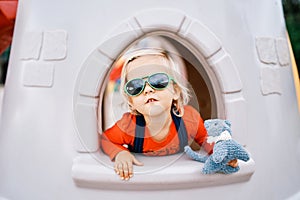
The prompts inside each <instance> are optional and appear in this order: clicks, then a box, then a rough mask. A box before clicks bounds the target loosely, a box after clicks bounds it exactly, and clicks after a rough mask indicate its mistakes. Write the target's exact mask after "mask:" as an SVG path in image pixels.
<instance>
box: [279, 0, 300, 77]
mask: <svg viewBox="0 0 300 200" xmlns="http://www.w3.org/2000/svg"><path fill="white" fill-rule="evenodd" d="M282 5H283V11H284V16H285V22H286V27H287V30H288V33H289V36H290V40H291V43H292V48H293V52H294V56H295V60H296V63H297V66H298V72H299V67H300V0H282Z"/></svg>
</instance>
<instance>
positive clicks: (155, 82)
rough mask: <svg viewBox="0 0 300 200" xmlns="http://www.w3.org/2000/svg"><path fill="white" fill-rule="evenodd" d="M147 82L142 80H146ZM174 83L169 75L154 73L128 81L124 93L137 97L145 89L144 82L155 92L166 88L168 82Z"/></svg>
mask: <svg viewBox="0 0 300 200" xmlns="http://www.w3.org/2000/svg"><path fill="white" fill-rule="evenodd" d="M146 78H147V80H144V79H146ZM171 80H172V81H173V82H175V81H174V79H173V78H171V77H170V76H169V75H167V74H165V73H156V74H152V75H150V76H145V77H143V78H135V79H132V80H130V81H128V82H127V83H126V84H125V87H124V91H125V92H126V93H127V94H128V95H129V96H138V95H140V94H141V93H142V92H143V90H144V89H145V85H146V82H147V83H148V84H149V85H150V87H152V88H153V89H155V90H163V89H165V88H166V87H168V85H169V83H170V81H171Z"/></svg>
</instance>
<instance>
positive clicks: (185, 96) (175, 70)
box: [120, 48, 190, 116]
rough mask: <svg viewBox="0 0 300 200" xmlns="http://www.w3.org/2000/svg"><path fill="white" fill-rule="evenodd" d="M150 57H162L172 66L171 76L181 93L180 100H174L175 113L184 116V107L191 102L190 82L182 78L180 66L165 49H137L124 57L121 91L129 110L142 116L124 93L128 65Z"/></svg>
mask: <svg viewBox="0 0 300 200" xmlns="http://www.w3.org/2000/svg"><path fill="white" fill-rule="evenodd" d="M148 55H154V56H161V57H163V58H165V59H166V61H167V62H168V63H166V64H167V66H170V69H171V70H170V72H171V73H172V74H169V75H170V76H172V78H173V79H174V84H175V86H177V88H178V89H179V91H180V97H179V99H178V100H173V112H174V114H175V115H177V116H182V115H183V113H184V108H183V106H184V105H186V104H188V102H189V100H190V95H189V89H188V88H187V84H188V81H187V80H186V79H185V78H183V77H182V75H181V71H180V68H179V66H177V65H176V63H175V62H174V59H173V57H172V55H171V54H170V53H169V52H168V51H166V50H163V49H157V48H144V49H137V50H134V51H131V52H128V53H127V54H126V55H124V64H123V68H122V72H121V83H120V90H121V94H122V96H123V97H124V99H125V100H126V101H127V104H128V106H129V109H130V111H131V113H133V114H136V115H138V114H140V113H139V112H138V111H137V110H134V109H133V108H132V106H131V104H130V101H129V96H128V95H127V94H126V92H125V91H124V86H125V84H126V82H127V81H128V80H127V78H126V77H127V73H128V64H129V63H130V62H131V61H133V60H135V59H137V58H139V57H142V56H148Z"/></svg>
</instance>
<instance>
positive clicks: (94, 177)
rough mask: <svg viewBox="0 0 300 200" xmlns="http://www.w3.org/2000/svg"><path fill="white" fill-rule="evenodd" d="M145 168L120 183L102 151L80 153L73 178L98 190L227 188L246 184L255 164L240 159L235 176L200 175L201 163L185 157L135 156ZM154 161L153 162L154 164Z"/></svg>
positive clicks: (77, 182)
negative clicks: (228, 185) (227, 186)
mask: <svg viewBox="0 0 300 200" xmlns="http://www.w3.org/2000/svg"><path fill="white" fill-rule="evenodd" d="M137 158H138V159H139V160H140V161H142V162H143V163H144V166H134V172H135V174H134V177H132V178H131V179H130V180H129V181H122V180H121V179H120V178H119V177H118V176H117V175H116V174H115V172H114V170H113V162H111V161H110V160H109V159H108V157H107V156H106V155H104V154H103V153H101V152H96V153H90V154H88V153H81V154H80V155H78V156H77V157H76V158H75V159H74V161H73V166H72V177H73V180H74V182H75V184H76V185H77V186H79V187H89V188H99V189H117V190H120V189H132V190H136V189H143V190H167V189H183V188H200V187H207V186H216V185H227V184H232V183H239V182H245V181H248V180H249V179H250V178H251V176H252V174H253V173H254V170H255V162H254V161H253V160H252V159H250V160H249V161H248V162H243V161H241V160H239V166H240V170H239V171H238V172H237V173H234V174H229V175H228V174H219V173H217V174H211V175H204V174H202V173H201V169H202V167H203V163H200V162H197V161H193V160H191V159H190V158H188V157H187V156H186V155H185V154H177V155H172V156H163V157H146V156H137ZM153 161H154V162H153Z"/></svg>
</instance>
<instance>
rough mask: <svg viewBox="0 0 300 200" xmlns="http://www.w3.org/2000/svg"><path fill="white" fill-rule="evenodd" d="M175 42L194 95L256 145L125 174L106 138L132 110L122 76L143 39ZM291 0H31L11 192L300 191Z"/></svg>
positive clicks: (15, 103)
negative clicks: (224, 158) (212, 167)
mask: <svg viewBox="0 0 300 200" xmlns="http://www.w3.org/2000/svg"><path fill="white" fill-rule="evenodd" d="M138 45H140V46H143V45H146V46H148V47H149V46H151V45H154V46H156V47H157V46H159V47H160V48H166V49H167V50H169V51H172V52H174V54H176V55H177V56H178V59H179V60H178V61H179V62H180V63H181V66H180V67H181V70H182V73H183V74H184V76H185V77H186V78H187V79H188V80H189V82H190V84H191V87H192V88H193V91H194V98H193V101H192V102H191V105H193V106H195V107H197V109H198V110H199V111H200V112H201V114H202V116H203V117H204V118H205V119H207V118H221V119H228V120H230V121H231V123H232V129H233V138H235V139H236V140H237V141H239V142H240V143H241V144H243V145H244V147H245V148H246V149H247V150H248V151H249V153H250V154H251V159H250V160H249V161H248V162H243V161H239V165H240V171H239V172H237V173H234V174H230V175H225V174H213V175H203V174H202V173H201V167H202V164H201V163H199V162H195V161H193V160H191V159H189V158H188V157H187V156H186V155H185V154H183V153H182V154H177V155H172V156H165V157H157V158H153V157H145V156H141V157H139V159H140V160H141V161H142V162H144V164H145V165H144V166H143V167H137V166H135V168H134V170H135V172H136V173H135V176H134V177H133V178H132V179H131V180H130V181H122V180H120V178H119V177H118V176H117V175H115V172H114V170H113V163H112V162H111V161H110V160H109V158H108V157H107V156H106V155H104V154H103V153H102V151H101V148H100V146H99V142H98V140H99V136H100V135H101V133H102V132H103V130H105V129H106V128H107V127H109V126H110V125H111V124H112V123H113V122H115V121H116V120H117V119H118V117H119V116H120V115H121V114H122V113H123V112H124V110H123V107H122V100H121V99H120V98H119V93H118V90H116V88H117V87H116V86H117V81H116V80H115V79H114V80H113V81H115V82H112V78H111V77H112V75H114V73H115V71H117V70H118V69H117V68H118V61H119V60H120V59H121V58H122V55H123V54H125V53H126V52H127V51H128V50H129V49H131V48H134V47H135V46H138ZM296 90H297V87H296V86H295V84H294V74H293V68H292V59H291V54H290V51H289V41H288V37H287V33H286V27H285V21H284V16H283V12H282V4H281V1H280V0H264V1H258V0H256V1H234V0H229V1H216V0H211V1H198V0H186V1H181V0H164V1H158V0H152V1H137V0H130V1H116V0H112V1H107V0H101V1H100V0H88V1H79V0H75V1H71V0H52V1H44V0H23V1H19V5H18V12H17V19H16V25H15V32H14V40H13V44H12V51H11V57H10V61H9V69H8V74H7V79H6V84H5V87H4V91H3V99H2V101H1V104H2V105H1V121H0V200H25V199H26V200H27V199H28V200H41V199H42V200H45V199H51V200H53V199H72V200H75V199H76V200H77V199H78V200H82V199H89V200H93V199H95V200H96V199H97V200H98V199H104V200H105V199H121V198H128V199H132V200H135V199H144V200H147V199H151V200H153V199H166V198H168V199H174V200H177V199H184V198H190V199H199V198H206V199H300V197H299V196H300V117H299V107H298V106H299V105H298V100H297V96H296Z"/></svg>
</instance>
